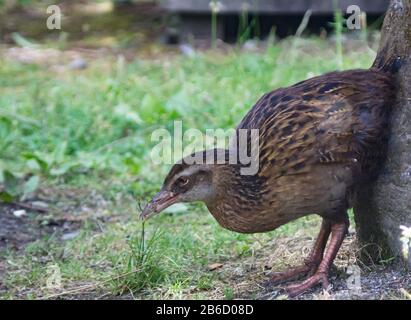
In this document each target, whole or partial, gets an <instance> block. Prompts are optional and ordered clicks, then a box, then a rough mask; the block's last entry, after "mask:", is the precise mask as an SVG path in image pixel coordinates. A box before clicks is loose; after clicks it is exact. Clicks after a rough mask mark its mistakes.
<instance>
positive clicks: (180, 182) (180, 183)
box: [177, 178, 188, 187]
mask: <svg viewBox="0 0 411 320" xmlns="http://www.w3.org/2000/svg"><path fill="white" fill-rule="evenodd" d="M187 183H188V179H187V178H179V179H178V180H177V184H178V186H179V187H183V186H185V185H186V184H187Z"/></svg>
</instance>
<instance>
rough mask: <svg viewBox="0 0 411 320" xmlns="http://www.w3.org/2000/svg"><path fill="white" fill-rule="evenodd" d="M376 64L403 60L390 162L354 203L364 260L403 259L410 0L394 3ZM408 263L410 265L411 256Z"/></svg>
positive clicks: (410, 176) (409, 215)
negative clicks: (394, 58)
mask: <svg viewBox="0 0 411 320" xmlns="http://www.w3.org/2000/svg"><path fill="white" fill-rule="evenodd" d="M381 32H382V34H381V43H380V49H379V52H378V55H377V58H376V62H375V65H376V66H378V65H382V64H384V63H385V62H386V61H387V60H388V59H393V57H401V60H402V62H401V68H400V70H399V72H398V73H397V75H396V77H397V81H398V95H397V102H396V104H395V106H393V112H392V118H391V134H390V141H389V145H388V153H387V161H386V163H385V164H384V167H383V169H382V172H381V174H380V176H379V177H378V179H377V181H376V183H373V184H372V185H369V186H365V187H364V188H363V189H362V190H360V192H359V194H358V198H357V199H356V201H355V203H354V212H355V220H356V226H357V235H358V239H359V242H360V243H361V246H362V247H363V250H362V253H363V254H362V257H369V258H371V259H373V260H374V261H375V260H379V259H381V258H384V259H386V258H387V257H393V256H396V257H404V256H403V255H402V254H401V252H402V251H401V250H402V244H401V241H400V237H401V229H400V226H401V225H404V226H407V227H411V0H391V3H390V7H389V9H388V12H387V14H386V17H385V20H384V25H383V28H382V31H381ZM409 253H410V254H409V255H408V259H404V260H407V261H406V262H407V264H408V266H411V252H409Z"/></svg>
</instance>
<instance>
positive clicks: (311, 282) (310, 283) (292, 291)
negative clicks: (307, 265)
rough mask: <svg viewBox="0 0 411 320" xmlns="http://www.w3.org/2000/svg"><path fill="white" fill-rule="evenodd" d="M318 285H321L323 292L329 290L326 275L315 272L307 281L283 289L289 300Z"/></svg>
mask: <svg viewBox="0 0 411 320" xmlns="http://www.w3.org/2000/svg"><path fill="white" fill-rule="evenodd" d="M318 284H322V287H323V289H324V290H328V289H329V285H330V283H329V281H328V275H327V273H325V272H317V273H315V274H314V275H313V276H311V277H309V278H308V279H307V280H305V281H303V282H301V283H296V284H292V285H289V286H287V287H286V288H285V291H286V292H287V294H288V296H289V297H290V298H295V297H297V296H299V295H300V294H302V293H304V292H306V291H307V290H309V289H311V288H313V287H314V286H316V285H318Z"/></svg>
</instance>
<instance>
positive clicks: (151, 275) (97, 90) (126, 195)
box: [0, 39, 373, 298]
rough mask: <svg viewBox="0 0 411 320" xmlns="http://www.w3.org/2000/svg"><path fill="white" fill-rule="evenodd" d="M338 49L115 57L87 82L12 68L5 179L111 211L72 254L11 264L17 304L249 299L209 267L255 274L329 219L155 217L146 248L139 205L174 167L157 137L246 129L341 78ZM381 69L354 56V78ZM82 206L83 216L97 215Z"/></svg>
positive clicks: (85, 231) (2, 118) (349, 55)
mask: <svg viewBox="0 0 411 320" xmlns="http://www.w3.org/2000/svg"><path fill="white" fill-rule="evenodd" d="M334 48H335V47H334V46H333V45H331V44H329V43H328V42H325V41H321V40H318V39H311V40H304V39H295V40H288V41H284V42H282V43H280V44H276V45H274V46H272V47H269V48H268V49H267V50H266V51H265V52H261V53H247V52H239V51H233V52H231V53H228V54H225V55H223V54H221V53H216V52H204V53H198V54H197V55H196V56H195V57H193V58H187V57H180V56H168V57H167V59H166V57H165V56H160V57H157V58H156V59H152V60H144V59H139V58H137V59H135V60H134V61H133V62H131V63H126V64H124V63H121V61H117V60H115V59H111V58H105V59H103V58H101V59H97V60H96V61H92V62H91V63H90V66H89V68H88V69H86V70H84V71H72V70H66V71H65V72H57V71H53V69H48V68H46V67H43V66H36V65H24V64H19V63H16V62H10V61H6V60H0V75H1V76H0V88H1V89H0V168H2V169H3V171H4V170H8V171H10V172H13V173H16V174H19V176H20V177H24V176H27V175H30V176H31V175H35V176H38V177H40V181H41V182H40V189H43V188H44V189H51V190H54V189H58V190H60V191H61V192H63V193H64V190H66V189H74V190H80V189H81V190H83V189H86V190H96V192H97V193H98V194H100V195H102V197H103V198H104V199H105V204H104V208H103V209H101V208H100V207H101V206H100V204H99V203H98V202H97V203H94V204H92V205H91V206H90V207H89V208H90V210H91V217H90V216H88V218H85V221H86V222H85V224H84V226H83V227H82V228H81V232H80V235H79V236H78V237H77V238H75V239H73V240H70V241H65V242H62V241H60V240H59V238H58V237H57V236H53V235H52V236H48V237H46V238H43V239H40V240H37V241H36V242H34V243H32V244H30V245H28V246H27V248H26V249H25V250H24V251H23V252H21V251H20V252H17V253H16V252H13V251H12V250H9V251H7V252H5V253H4V255H5V257H6V260H7V262H6V263H7V275H6V277H5V279H4V283H5V285H6V288H7V293H5V294H4V297H20V298H21V297H23V298H38V297H47V296H53V295H54V294H56V293H57V294H59V293H61V292H62V291H63V292H64V291H67V292H68V293H70V292H71V290H74V291H73V292H71V293H70V294H72V295H74V296H75V295H81V294H85V293H88V292H92V293H90V294H92V295H94V296H99V295H103V294H112V295H114V294H125V293H127V294H128V293H130V292H132V294H133V295H134V297H136V298H139V297H145V298H160V297H163V298H184V297H190V298H204V297H210V296H213V295H214V291H215V290H214V289H215V288H216V287H218V286H220V287H221V296H222V297H226V298H233V297H235V294H234V291H233V288H232V286H233V284H232V283H227V282H226V281H225V280H224V278H223V277H222V276H221V275H220V273H218V272H210V271H208V268H207V266H208V265H210V264H212V263H222V264H224V265H228V264H230V263H233V262H234V264H235V265H239V266H241V265H242V261H244V259H245V260H247V259H251V258H252V257H253V256H254V255H255V254H258V252H259V250H260V251H261V250H262V249H261V248H265V246H266V245H267V244H268V243H269V241H271V240H272V239H273V238H278V237H286V236H289V235H293V234H295V233H296V232H297V231H299V230H301V229H302V227H306V228H305V229H306V230H307V231H304V232H305V233H304V234H306V235H313V234H314V233H315V232H316V227H317V226H318V219H316V218H314V217H309V218H304V219H301V220H299V221H297V222H295V223H291V224H288V225H286V226H283V227H281V228H280V229H279V230H277V231H275V232H271V233H267V234H259V235H242V234H236V233H232V232H229V231H226V230H224V229H222V228H221V227H219V226H218V225H217V223H216V222H215V221H214V219H213V218H212V217H211V215H210V214H208V213H207V211H206V209H205V208H204V207H203V206H202V205H197V204H194V205H189V206H188V207H187V209H182V210H180V212H176V213H174V214H163V215H160V216H158V217H156V218H153V219H152V220H150V221H149V223H147V224H146V225H145V230H144V236H143V233H142V224H141V222H140V221H138V218H137V215H138V211H139V210H138V207H137V202H136V201H135V200H134V199H146V198H147V197H148V196H149V195H151V194H153V192H154V191H156V190H157V189H158V188H159V186H160V184H161V182H162V179H163V178H164V175H165V174H166V172H167V170H168V169H169V167H168V166H156V165H154V164H152V163H151V160H150V150H151V147H153V145H154V143H153V142H151V140H150V137H151V132H152V131H153V130H154V129H156V128H166V129H168V130H170V131H172V128H173V121H174V120H182V121H183V126H184V129H187V128H198V129H200V130H202V131H204V130H205V129H206V128H232V127H234V126H235V125H236V124H237V123H238V122H239V121H240V120H241V118H242V117H243V116H244V114H245V113H246V112H247V110H248V109H249V108H250V107H251V106H252V104H253V103H254V102H255V101H256V100H257V99H258V98H259V97H260V96H261V95H262V94H263V93H264V92H267V91H269V90H272V89H274V88H278V87H281V86H288V85H291V84H293V83H295V82H297V81H300V80H303V79H306V78H308V77H312V76H315V75H319V74H322V73H324V72H327V71H332V70H335V69H338V68H339V67H340V63H341V61H340V60H339V59H335V52H334ZM291 49H292V51H291V52H290V50H291ZM372 59H373V54H372V53H370V51H367V50H355V49H352V50H351V49H350V50H348V51H347V52H345V53H344V56H343V58H342V67H343V68H344V69H349V68H358V67H368V66H369V65H370V64H371V61H372ZM136 120H137V121H136ZM78 196H79V197H78V199H79V200H78V201H79V205H80V206H79V207H81V205H85V203H87V204H89V201H90V200H84V201H82V199H83V198H82V196H84V195H83V194H82V193H81V192H79V194H78ZM61 201H63V202H64V200H61ZM79 207H77V208H79ZM101 211H103V213H101ZM177 211H179V210H177ZM71 213H72V214H74V215H78V216H81V212H71ZM54 214H55V215H58V213H54ZM93 215H96V216H97V215H99V216H104V217H106V218H107V220H108V222H99V221H98V219H97V218H93ZM101 225H102V227H101ZM143 239H144V241H145V243H143ZM50 265H58V266H59V268H60V271H61V277H62V284H63V288H62V289H61V290H57V292H56V291H52V290H51V291H50V290H49V289H47V288H46V286H45V285H46V282H47V278H48V276H49V275H48V274H47V272H46V271H47V268H48V267H49V266H50ZM84 286H85V287H84ZM82 288H84V289H82ZM63 297H64V296H63Z"/></svg>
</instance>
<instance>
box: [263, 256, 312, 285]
mask: <svg viewBox="0 0 411 320" xmlns="http://www.w3.org/2000/svg"><path fill="white" fill-rule="evenodd" d="M317 266H318V263H311V262H306V263H305V264H303V265H301V266H298V267H295V268H292V269H291V270H287V271H283V272H274V273H273V274H272V275H271V279H270V280H269V281H268V282H267V285H271V286H275V285H279V284H282V283H284V282H287V281H291V280H298V279H300V278H302V277H304V276H306V275H307V274H308V275H312V274H314V273H315V271H316V270H317Z"/></svg>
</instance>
